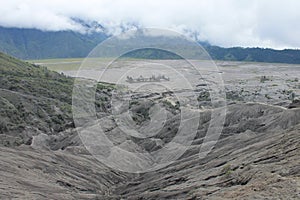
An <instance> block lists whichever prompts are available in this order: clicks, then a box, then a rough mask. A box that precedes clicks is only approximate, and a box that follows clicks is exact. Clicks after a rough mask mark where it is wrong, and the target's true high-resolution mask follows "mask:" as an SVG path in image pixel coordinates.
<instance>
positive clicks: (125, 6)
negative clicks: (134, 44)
mask: <svg viewBox="0 0 300 200" xmlns="http://www.w3.org/2000/svg"><path fill="white" fill-rule="evenodd" d="M0 3H1V5H0V13H1V17H0V26H4V27H18V28H37V29H40V30H45V31H60V30H73V31H78V32H84V29H83V27H82V26H80V25H79V24H76V23H74V21H73V20H72V18H80V19H83V20H86V21H97V22H99V23H100V24H102V25H103V26H104V27H105V28H106V29H107V30H108V32H109V33H111V34H118V33H119V32H120V28H119V27H120V25H122V26H128V27H129V28H130V24H137V25H139V26H140V27H155V28H163V29H164V28H166V29H171V30H175V31H177V32H180V33H185V34H186V33H187V32H189V33H195V34H196V35H197V38H198V39H199V40H201V41H208V42H209V43H211V44H213V45H219V46H223V47H232V46H242V47H266V48H275V49H284V48H296V49H299V48H300V11H299V10H300V1H299V0H284V1H283V0H180V1H179V0H149V1H143V0H9V1H7V0H0Z"/></svg>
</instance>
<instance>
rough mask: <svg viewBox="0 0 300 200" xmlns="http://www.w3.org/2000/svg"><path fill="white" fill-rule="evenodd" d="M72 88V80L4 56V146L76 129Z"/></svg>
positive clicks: (0, 111) (0, 66)
mask: <svg viewBox="0 0 300 200" xmlns="http://www.w3.org/2000/svg"><path fill="white" fill-rule="evenodd" d="M72 85H73V79H72V78H67V77H65V76H64V75H61V74H59V73H56V72H52V71H49V70H47V69H46V68H45V67H40V66H36V65H33V64H29V63H25V62H22V61H19V60H17V59H15V58H12V57H10V56H7V55H5V54H3V53H0V94H1V97H0V137H1V142H2V143H3V144H2V145H5V146H11V145H19V144H22V143H30V142H31V141H30V140H31V138H32V135H34V134H38V133H40V132H42V133H46V134H52V133H54V132H58V131H61V130H64V129H65V128H67V127H68V126H72V116H71V102H72V99H71V92H72ZM12 136H14V137H12ZM16 138H17V139H16ZM0 145H1V144H0Z"/></svg>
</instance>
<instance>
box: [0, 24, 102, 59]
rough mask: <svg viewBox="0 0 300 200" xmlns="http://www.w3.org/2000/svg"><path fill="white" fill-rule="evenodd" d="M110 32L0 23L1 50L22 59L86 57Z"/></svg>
mask: <svg viewBox="0 0 300 200" xmlns="http://www.w3.org/2000/svg"><path fill="white" fill-rule="evenodd" d="M105 38H107V36H106V35H105V34H103V33H93V34H86V35H83V34H80V33H76V32H72V31H59V32H45V31H40V30H37V29H18V28H3V27H0V51H2V52H5V53H7V54H10V55H12V56H15V57H18V58H21V59H44V58H77V57H85V56H86V55H87V54H88V52H90V51H91V49H93V48H94V47H95V46H96V45H97V44H98V43H99V42H101V41H103V40H104V39H105Z"/></svg>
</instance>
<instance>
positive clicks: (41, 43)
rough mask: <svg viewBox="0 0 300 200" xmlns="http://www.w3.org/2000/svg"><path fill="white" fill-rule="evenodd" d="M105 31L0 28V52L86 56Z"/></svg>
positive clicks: (270, 55)
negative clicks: (81, 31) (88, 32)
mask: <svg viewBox="0 0 300 200" xmlns="http://www.w3.org/2000/svg"><path fill="white" fill-rule="evenodd" d="M104 32H105V31H104ZM104 32H92V33H90V34H80V33H76V32H72V31H58V32H45V31H40V30H37V29H19V28H4V27H0V51H2V52H6V53H7V54H10V55H12V56H15V57H18V58H20V59H47V58H78V57H86V56H87V55H88V53H89V52H90V51H91V50H92V49H93V48H94V47H96V45H98V44H99V43H100V42H102V41H103V40H105V39H106V38H108V37H109V36H108V35H106V34H105V33H104ZM199 43H200V44H202V45H203V47H204V48H205V49H206V50H207V52H208V53H209V54H210V55H211V57H212V58H213V59H215V60H227V61H247V62H248V61H253V62H274V63H290V64H300V50H273V49H263V48H240V47H233V48H223V47H218V46H212V45H210V44H208V43H205V42H199ZM174 45H175V46H176V44H174ZM128 56H130V57H133V58H148V59H149V58H150V59H178V57H177V56H174V55H166V54H165V53H162V52H160V51H157V50H153V49H146V50H143V51H135V52H131V53H130V54H129V55H128Z"/></svg>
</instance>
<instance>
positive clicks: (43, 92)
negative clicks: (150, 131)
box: [0, 54, 300, 200]
mask: <svg viewBox="0 0 300 200" xmlns="http://www.w3.org/2000/svg"><path fill="white" fill-rule="evenodd" d="M245 68H247V67H245ZM234 69H235V66H232V65H230V66H227V68H226V69H225V64H224V70H223V68H222V70H223V71H225V74H226V72H227V73H228V74H230V75H231V77H230V78H228V81H226V77H225V83H228V84H225V85H226V96H227V104H228V105H227V112H226V119H225V123H224V127H223V129H222V133H221V135H220V138H219V140H218V141H217V143H216V145H215V146H214V148H213V150H212V151H211V152H210V153H209V154H208V155H207V156H206V157H204V158H200V157H199V150H200V148H201V145H202V144H203V141H204V137H205V135H206V132H207V130H208V128H209V123H210V121H211V120H212V117H213V115H212V112H213V107H212V106H211V105H210V104H209V102H210V98H209V94H208V92H207V90H205V88H201V87H202V86H201V85H199V88H198V89H197V91H196V93H197V95H198V98H197V100H198V101H199V103H200V106H199V109H197V110H196V111H195V112H199V113H200V118H199V126H198V128H197V133H196V135H195V137H194V138H191V145H189V146H188V149H187V151H186V152H185V153H184V154H183V155H182V156H180V158H179V159H177V160H176V161H175V162H173V163H172V164H170V165H168V166H166V167H163V168H161V169H158V170H155V171H150V172H146V173H128V172H123V171H118V170H116V169H113V168H110V167H108V166H107V165H105V163H101V162H99V160H97V159H95V157H94V156H93V155H91V153H90V152H89V151H88V150H87V149H86V146H84V145H83V143H82V140H81V139H82V138H80V137H79V135H78V132H79V131H80V129H82V128H84V127H75V125H74V121H73V118H72V111H71V104H72V99H71V98H72V87H73V82H74V79H73V78H70V77H66V76H64V75H63V74H59V73H56V72H52V71H49V70H47V69H46V68H44V67H40V66H36V65H32V64H29V63H24V62H22V61H19V60H16V59H14V58H11V57H9V56H6V55H4V54H0V70H1V74H0V83H1V84H0V87H1V88H0V92H1V97H0V100H1V101H0V103H1V107H0V116H1V118H0V120H1V121H0V141H1V142H0V149H1V151H0V154H1V156H0V169H1V170H0V183H1V184H0V198H1V199H116V200H117V199H299V198H300V135H299V134H300V107H299V100H297V98H298V97H299V96H298V95H299V93H298V91H299V90H298V89H299V83H298V80H297V79H296V78H295V77H293V76H292V78H291V77H287V78H286V79H284V84H283V82H279V81H278V80H279V78H278V76H273V75H272V74H268V75H267V76H265V77H264V75H261V76H260V75H258V74H261V73H259V72H258V73H257V74H256V75H255V76H254V77H252V76H247V77H248V79H249V80H250V81H252V82H253V83H254V82H255V83H256V82H258V83H260V84H261V85H259V86H258V88H255V87H248V88H247V84H243V83H240V82H239V81H240V80H238V79H234V73H233V72H234ZM247 69H248V70H250V68H247ZM272 69H273V68H272ZM226 70H227V71H226ZM293 70H294V71H297V70H298V68H297V67H294V68H293ZM294 71H293V72H292V73H291V74H295V73H294ZM298 72H299V71H298ZM245 74H247V73H245ZM280 77H282V76H280ZM171 79H172V77H171ZM242 80H244V81H245V80H246V79H245V78H244V79H242ZM280 80H282V79H280ZM287 80H288V81H287ZM230 81H235V82H234V83H239V84H232V83H231V84H230ZM280 84H281V85H280ZM270 85H271V86H272V87H273V89H269V91H270V93H267V91H268V90H266V89H265V88H268V87H269V86H270ZM241 88H243V90H241ZM258 89H260V90H258ZM287 89H288V90H287ZM116 90H118V88H116V87H114V85H112V84H107V83H98V84H97V90H96V95H95V97H96V101H95V110H96V112H97V119H95V121H93V122H91V124H90V126H91V127H93V123H95V124H96V123H100V124H101V125H102V127H103V129H104V132H105V135H106V136H108V137H109V139H110V140H111V141H112V143H113V144H114V145H117V146H119V147H121V148H122V149H126V150H129V151H130V152H154V151H155V150H157V149H161V148H162V146H164V145H165V144H167V143H169V142H170V140H172V138H174V137H175V135H176V133H177V130H178V128H179V123H180V114H181V108H180V107H179V106H178V104H176V102H175V103H174V101H173V98H174V96H173V94H172V93H163V92H162V93H160V92H157V93H151V94H147V95H145V94H144V93H136V94H134V95H132V96H131V97H132V99H131V101H130V106H129V109H130V113H131V116H132V119H133V120H134V122H135V124H136V126H137V127H143V126H145V127H147V125H148V124H151V120H150V118H151V107H152V106H153V104H156V105H160V106H161V107H162V108H165V111H166V114H167V116H168V117H167V119H166V122H165V124H164V126H163V128H162V129H161V131H160V132H158V134H156V135H153V136H151V137H148V138H145V139H141V138H137V137H134V136H128V135H125V134H124V133H123V131H122V130H121V129H120V127H119V126H118V123H117V122H116V121H115V120H114V119H113V118H112V117H111V116H112V115H111V113H112V112H113V107H112V105H111V101H110V100H111V98H112V94H113V92H114V91H116ZM283 90H285V92H283ZM289 90H291V91H289ZM241 91H242V92H241ZM255 91H256V92H255ZM288 91H289V92H288ZM181 92H182V91H177V93H181ZM183 92H184V91H183ZM246 93H247V95H246ZM253 93H254V94H253ZM292 93H294V95H292ZM266 94H268V95H270V96H268V95H267V96H266ZM279 96H281V97H280V98H278V97H279ZM262 102H264V103H262ZM124 112H125V111H124ZM142 125H143V126H142ZM138 160H139V158H137V160H133V161H134V162H137V164H139V163H138Z"/></svg>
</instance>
